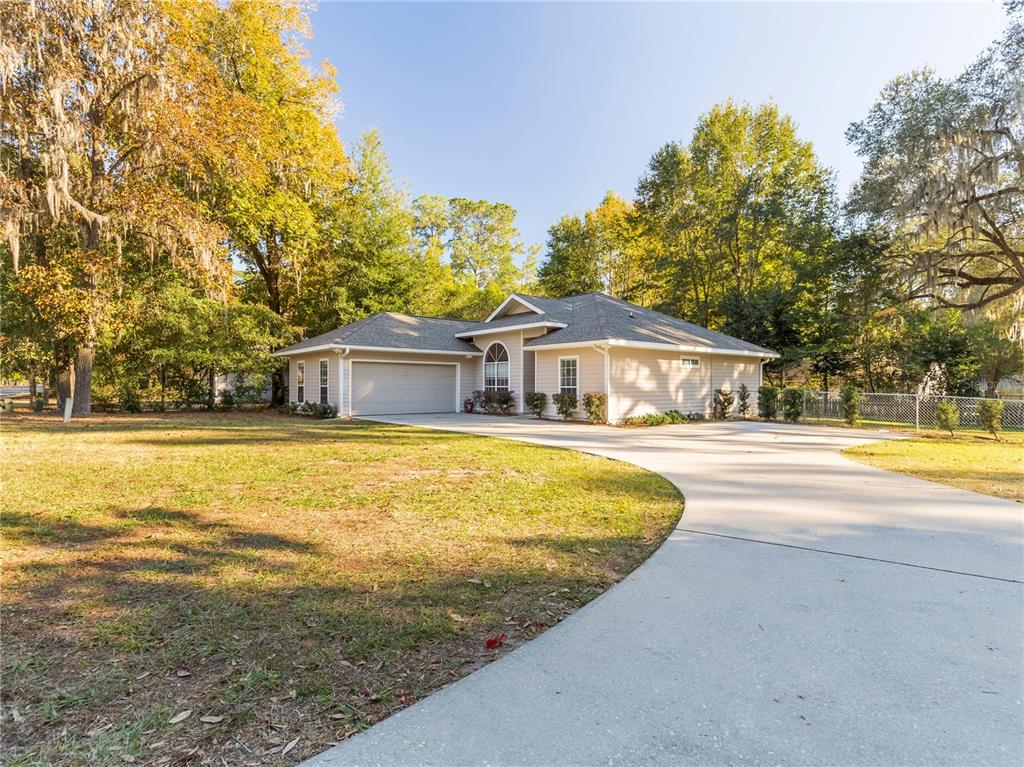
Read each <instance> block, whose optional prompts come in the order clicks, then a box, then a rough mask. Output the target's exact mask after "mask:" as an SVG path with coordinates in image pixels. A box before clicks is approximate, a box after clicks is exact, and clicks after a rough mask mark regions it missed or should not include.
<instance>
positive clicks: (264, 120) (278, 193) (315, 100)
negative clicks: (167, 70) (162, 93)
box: [209, 0, 379, 404]
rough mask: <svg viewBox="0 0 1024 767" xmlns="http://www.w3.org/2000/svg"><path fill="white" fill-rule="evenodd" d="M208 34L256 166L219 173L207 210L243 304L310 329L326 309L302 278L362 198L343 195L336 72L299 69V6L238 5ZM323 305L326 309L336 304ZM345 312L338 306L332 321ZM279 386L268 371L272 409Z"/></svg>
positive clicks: (346, 173) (302, 19)
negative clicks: (242, 273) (237, 273)
mask: <svg viewBox="0 0 1024 767" xmlns="http://www.w3.org/2000/svg"><path fill="white" fill-rule="evenodd" d="M211 26H212V29H211V32H210V35H209V37H210V40H211V42H210V43H209V54H210V55H211V56H212V57H213V59H214V60H215V61H217V62H218V63H219V70H220V76H221V78H222V79H223V81H224V82H225V83H226V84H227V85H228V86H230V87H232V88H234V89H235V90H237V91H238V92H239V93H240V94H242V95H243V96H244V99H245V108H246V119H247V121H248V124H249V129H250V131H251V133H252V134H253V142H254V144H253V153H254V162H255V164H256V169H255V170H254V172H252V173H250V174H247V175H244V176H238V175H236V174H232V173H223V174H221V175H220V176H219V179H218V181H219V183H218V185H217V187H216V188H215V189H214V190H212V192H211V194H210V206H211V209H213V210H215V211H217V214H218V217H219V218H220V220H221V222H222V223H223V224H224V226H225V227H226V228H227V230H228V233H229V237H230V242H231V248H232V251H233V252H234V254H235V255H236V257H237V258H238V260H239V261H240V262H241V263H242V264H244V265H245V266H246V267H247V268H248V269H249V270H250V272H251V273H252V275H253V276H254V277H255V278H256V279H255V280H250V281H249V285H248V287H249V290H248V291H247V294H248V296H249V297H250V300H257V301H259V302H260V303H263V304H265V305H266V306H268V307H269V308H270V309H271V311H273V312H274V313H275V314H277V315H278V316H279V317H281V318H282V319H284V320H285V321H286V322H289V323H291V324H298V325H303V324H305V323H309V322H312V323H314V324H315V323H317V322H318V321H319V320H321V319H322V318H323V317H324V315H326V314H329V313H330V309H329V308H328V307H325V306H322V305H321V306H318V307H312V308H311V307H310V305H309V297H308V295H307V294H306V287H307V286H306V284H305V280H306V278H307V273H308V272H311V271H312V272H316V271H317V270H318V269H320V266H321V264H320V262H321V261H323V260H324V259H330V258H331V257H332V256H333V255H334V253H333V252H332V249H333V247H334V245H335V238H336V237H341V238H343V237H344V234H341V235H339V234H338V232H337V231H336V228H335V224H336V222H337V221H338V219H339V218H340V217H342V216H343V214H342V213H341V210H340V209H341V207H342V205H343V204H344V202H343V197H344V196H345V194H346V192H347V193H348V200H347V201H348V202H349V203H352V199H353V198H358V197H359V194H360V189H359V187H358V186H356V187H354V188H350V187H347V185H348V184H349V182H350V181H351V178H350V167H349V163H348V160H347V158H346V156H345V153H344V150H343V148H342V145H341V141H340V139H339V138H338V134H337V129H336V128H335V126H334V124H333V122H332V118H333V116H334V113H335V109H336V103H335V96H336V94H337V85H336V83H335V82H334V70H333V68H332V67H331V66H330V65H329V64H326V63H325V64H324V65H323V66H322V68H321V69H319V70H315V71H311V70H310V69H308V68H307V67H306V66H305V65H304V63H303V57H304V55H305V52H304V51H303V49H302V48H301V46H300V45H299V39H300V38H301V37H303V36H306V35H308V29H309V27H308V20H307V19H306V16H305V14H304V13H303V10H302V7H301V6H300V5H299V4H298V3H297V2H284V3H262V2H255V1H253V2H249V1H247V0H238V1H236V2H232V3H230V4H229V5H228V6H227V7H226V8H225V9H224V12H223V13H222V14H221V15H220V16H219V17H218V19H217V21H216V23H215V24H213V25H211ZM378 147H379V143H378V145H377V146H375V147H373V148H372V149H371V152H372V151H374V150H375V149H376V148H378ZM355 206H356V207H357V206H358V202H356V203H355ZM353 215H355V216H356V217H358V212H357V213H354V214H353ZM326 300H327V301H328V302H331V304H330V305H331V306H333V305H334V303H336V302H337V301H338V296H336V295H333V294H329V295H328V296H326ZM304 302H305V305H304V307H303V309H304V310H305V316H302V315H303V309H300V305H303V303H304ZM345 311H346V310H345V309H342V308H337V313H338V314H340V315H344V314H345ZM304 321H305V322H304ZM335 324H337V323H335ZM333 326H334V325H332V327H333ZM317 329H319V328H317ZM323 329H326V328H323ZM284 387H285V381H284V376H283V372H282V371H277V372H275V375H274V379H273V392H274V393H273V401H274V402H275V403H276V404H280V403H281V402H283V398H284Z"/></svg>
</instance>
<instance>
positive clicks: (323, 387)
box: [320, 360, 330, 405]
mask: <svg viewBox="0 0 1024 767" xmlns="http://www.w3.org/2000/svg"><path fill="white" fill-rule="evenodd" d="M329 368H330V364H329V363H328V361H327V360H320V402H321V403H322V404H324V405H326V404H327V382H328V381H329V380H330V378H329V375H330V374H329V373H328V372H327V371H328V369H329Z"/></svg>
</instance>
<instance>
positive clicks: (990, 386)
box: [985, 376, 999, 399]
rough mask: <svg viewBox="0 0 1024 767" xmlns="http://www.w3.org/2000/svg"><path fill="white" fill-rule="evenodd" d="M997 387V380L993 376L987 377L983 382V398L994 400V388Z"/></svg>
mask: <svg viewBox="0 0 1024 767" xmlns="http://www.w3.org/2000/svg"><path fill="white" fill-rule="evenodd" d="M998 386H999V379H998V378H996V377H995V376H989V378H988V380H987V381H985V397H987V398H988V399H995V397H996V388H997V387H998Z"/></svg>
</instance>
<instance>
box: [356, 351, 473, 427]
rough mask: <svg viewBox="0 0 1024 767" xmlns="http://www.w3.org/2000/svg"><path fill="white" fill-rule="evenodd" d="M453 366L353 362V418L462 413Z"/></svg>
mask: <svg viewBox="0 0 1024 767" xmlns="http://www.w3.org/2000/svg"><path fill="white" fill-rule="evenodd" d="M458 371H459V366H458V365H457V364H456V363H453V362H438V363H434V362H373V361H368V360H353V361H352V403H351V413H352V415H353V416H361V415H399V414H402V413H451V412H453V411H455V410H458V407H459V404H458Z"/></svg>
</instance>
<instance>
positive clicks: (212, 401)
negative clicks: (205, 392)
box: [206, 365, 217, 410]
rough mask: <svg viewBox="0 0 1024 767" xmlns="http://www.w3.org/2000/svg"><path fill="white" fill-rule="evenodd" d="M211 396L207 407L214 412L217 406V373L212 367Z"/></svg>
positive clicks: (210, 371)
mask: <svg viewBox="0 0 1024 767" xmlns="http://www.w3.org/2000/svg"><path fill="white" fill-rule="evenodd" d="M207 375H208V376H209V378H208V380H209V384H210V395H209V399H208V401H207V403H206V407H207V408H209V409H210V410H213V409H214V408H215V407H216V406H217V371H216V370H215V369H214V367H213V365H210V370H209V373H208V374H207Z"/></svg>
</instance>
